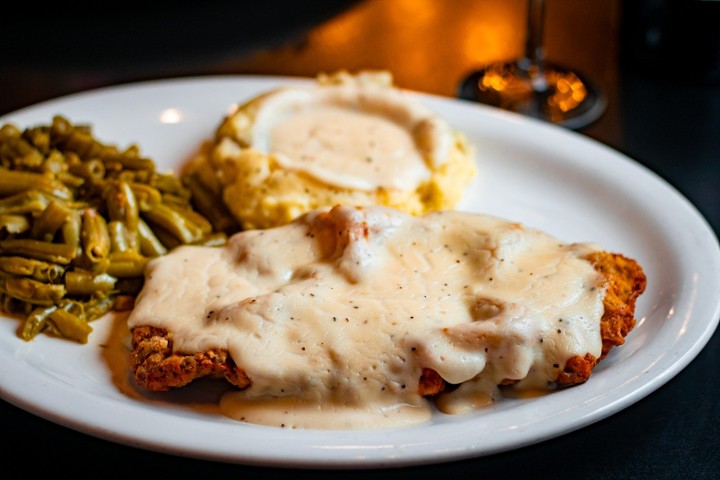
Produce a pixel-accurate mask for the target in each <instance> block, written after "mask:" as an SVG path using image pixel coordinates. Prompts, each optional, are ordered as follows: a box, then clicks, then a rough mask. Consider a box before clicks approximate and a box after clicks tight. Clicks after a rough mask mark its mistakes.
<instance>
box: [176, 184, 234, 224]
mask: <svg viewBox="0 0 720 480" xmlns="http://www.w3.org/2000/svg"><path fill="white" fill-rule="evenodd" d="M184 180H185V184H186V185H187V186H188V188H189V190H190V192H191V193H192V205H193V207H194V208H195V209H196V210H197V211H198V212H199V213H200V214H201V215H204V216H205V217H206V218H207V219H208V220H210V223H212V225H213V228H214V229H215V230H218V231H220V232H225V233H231V232H236V231H238V230H240V225H239V222H238V221H237V220H236V219H235V217H234V216H233V215H232V214H231V213H230V210H229V209H228V208H227V206H226V205H225V203H223V201H222V200H221V199H220V197H219V196H217V195H215V194H214V193H213V192H212V191H211V190H210V189H209V188H207V187H205V185H204V184H203V183H202V182H201V181H200V179H199V178H198V176H197V175H194V174H190V175H188V176H187V177H185V178H184Z"/></svg>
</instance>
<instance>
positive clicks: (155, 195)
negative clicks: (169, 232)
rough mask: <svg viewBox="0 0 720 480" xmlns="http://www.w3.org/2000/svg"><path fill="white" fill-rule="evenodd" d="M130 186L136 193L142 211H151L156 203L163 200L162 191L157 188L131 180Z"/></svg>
mask: <svg viewBox="0 0 720 480" xmlns="http://www.w3.org/2000/svg"><path fill="white" fill-rule="evenodd" d="M129 184H130V188H131V189H132V191H133V194H134V195H135V200H136V201H137V204H138V209H139V210H140V211H141V212H147V211H149V210H150V209H151V208H152V207H153V206H154V205H157V204H159V203H161V202H162V193H160V191H158V189H157V188H155V187H153V186H151V185H147V184H144V183H138V182H129Z"/></svg>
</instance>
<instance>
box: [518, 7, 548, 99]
mask: <svg viewBox="0 0 720 480" xmlns="http://www.w3.org/2000/svg"><path fill="white" fill-rule="evenodd" d="M544 23H545V0H528V2H527V34H526V35H527V36H526V39H525V55H524V57H523V58H522V59H521V60H520V61H519V63H518V65H519V66H520V68H521V69H522V70H523V71H525V72H526V73H527V74H528V76H529V77H530V83H531V84H532V86H533V88H534V89H535V90H536V91H539V92H544V91H545V90H547V82H546V81H545V75H544V72H543V61H544V57H545V52H544V49H543V28H544Z"/></svg>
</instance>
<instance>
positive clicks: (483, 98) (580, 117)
mask: <svg viewBox="0 0 720 480" xmlns="http://www.w3.org/2000/svg"><path fill="white" fill-rule="evenodd" d="M533 68H534V70H533ZM457 96H458V97H459V98H462V99H465V100H471V101H474V102H479V103H483V104H486V105H492V106H495V107H498V108H502V109H504V110H510V111H513V112H516V113H520V114H522V115H526V116H529V117H533V118H539V119H542V120H545V121H548V122H551V123H554V124H556V125H561V126H563V127H566V128H569V129H572V130H577V129H580V128H583V127H586V126H588V125H590V124H591V123H593V122H594V121H595V120H597V119H598V118H600V116H602V114H603V113H604V112H605V108H606V105H607V102H606V99H605V96H604V95H603V94H602V93H601V92H600V90H599V89H598V88H597V87H596V86H594V85H592V84H591V83H590V82H589V81H588V80H586V79H585V78H583V77H582V76H581V75H580V74H579V73H577V72H574V71H572V70H569V69H566V68H563V67H560V66H557V65H553V64H548V63H545V64H543V69H542V70H539V69H537V67H531V68H521V66H520V63H519V62H510V63H499V64H492V65H488V66H487V67H485V68H483V69H481V70H477V71H475V72H472V73H471V74H470V75H468V76H467V77H465V79H464V80H463V81H462V83H461V84H460V85H459V87H458V92H457Z"/></svg>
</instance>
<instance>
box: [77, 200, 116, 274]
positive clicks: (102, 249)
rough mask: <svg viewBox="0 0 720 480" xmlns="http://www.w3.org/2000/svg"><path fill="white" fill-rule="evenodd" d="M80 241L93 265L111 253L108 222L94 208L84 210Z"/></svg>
mask: <svg viewBox="0 0 720 480" xmlns="http://www.w3.org/2000/svg"><path fill="white" fill-rule="evenodd" d="M80 240H81V245H82V248H83V252H84V253H85V256H86V257H87V259H88V260H90V262H91V263H95V262H99V261H100V260H101V259H103V258H105V257H107V256H108V254H109V253H110V234H109V233H108V228H107V221H106V220H105V218H104V217H103V216H102V215H100V214H99V213H98V212H97V210H95V209H94V208H86V209H85V210H83V213H82V226H81V228H80Z"/></svg>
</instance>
